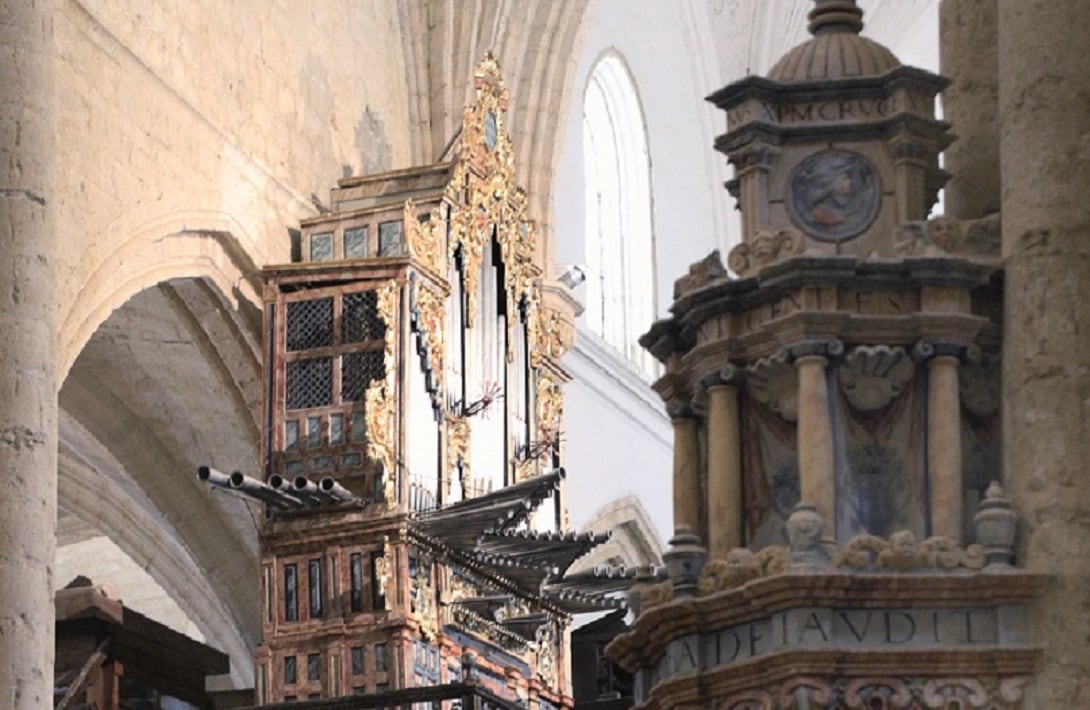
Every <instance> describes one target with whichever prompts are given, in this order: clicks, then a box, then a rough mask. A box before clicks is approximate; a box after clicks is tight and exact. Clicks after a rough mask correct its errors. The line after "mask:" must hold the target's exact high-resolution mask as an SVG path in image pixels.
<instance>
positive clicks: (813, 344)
mask: <svg viewBox="0 0 1090 710" xmlns="http://www.w3.org/2000/svg"><path fill="white" fill-rule="evenodd" d="M785 350H786V353H787V359H788V361H789V362H792V363H794V362H797V361H798V360H801V359H802V358H806V357H814V356H817V357H823V358H826V359H828V360H834V359H836V358H839V357H841V356H842V355H843V354H844V343H843V342H842V341H840V340H838V339H836V338H829V339H828V340H804V341H803V342H801V343H796V344H795V345H791V346H788V347H787V348H786V349H785Z"/></svg>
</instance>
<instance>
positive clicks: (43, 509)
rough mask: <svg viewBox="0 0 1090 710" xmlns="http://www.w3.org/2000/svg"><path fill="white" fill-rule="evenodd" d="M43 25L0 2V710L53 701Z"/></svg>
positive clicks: (53, 509) (41, 11)
mask: <svg viewBox="0 0 1090 710" xmlns="http://www.w3.org/2000/svg"><path fill="white" fill-rule="evenodd" d="M52 23H53V11H52V6H51V3H50V2H49V1H48V0H44V1H35V2H31V1H30V0H0V47H2V49H3V54H4V63H5V67H6V68H5V71H4V76H3V80H2V81H0V111H2V112H3V113H2V116H0V133H2V139H0V153H2V155H3V157H2V160H0V166H2V167H0V171H2V172H3V176H2V177H0V210H3V215H2V217H0V224H2V225H3V227H2V228H0V333H2V334H3V335H2V337H0V478H2V480H3V490H4V501H3V505H2V506H0V707H3V708H13V709H15V710H36V709H38V708H44V707H53V618H54V614H53V576H52V569H53V551H54V546H55V530H56V519H57V383H56V381H55V376H56V375H55V360H56V357H55V352H54V351H55V340H56V337H57V332H56V307H55V302H54V298H55V294H56V282H55V279H54V278H53V259H54V255H55V249H54V248H53V245H54V230H53V227H52V224H51V222H52V218H53V204H54V200H55V196H54V195H53V193H52V189H53V161H54V158H55V156H56V151H55V150H54V149H53V125H52V118H53V112H52V110H51V104H52V101H53V90H52V82H51V77H52V69H51V60H50V57H51V55H52V52H53V42H52V34H53V27H52ZM73 140H75V137H73Z"/></svg>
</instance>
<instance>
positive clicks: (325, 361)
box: [282, 234, 386, 471]
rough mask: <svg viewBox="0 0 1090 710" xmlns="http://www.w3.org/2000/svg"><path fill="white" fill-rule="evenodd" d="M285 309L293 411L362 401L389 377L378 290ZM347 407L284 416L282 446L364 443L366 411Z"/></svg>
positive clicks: (287, 382)
mask: <svg viewBox="0 0 1090 710" xmlns="http://www.w3.org/2000/svg"><path fill="white" fill-rule="evenodd" d="M365 237H366V234H364V238H365ZM346 248H347V247H346ZM286 311H287V317H286V318H285V326H284V327H285V329H286V332H285V334H284V343H285V345H286V351H287V352H286V353H285V357H284V402H285V406H286V408H287V409H288V410H289V411H293V410H295V411H297V410H314V409H323V408H327V407H341V406H344V405H348V404H349V403H357V402H362V401H363V400H364V395H365V394H366V392H367V389H368V387H370V386H371V383H373V382H375V381H382V380H383V379H385V377H386V365H385V338H386V324H385V323H384V322H383V320H382V318H381V317H380V316H379V312H378V294H377V293H376V292H375V291H357V292H351V293H334V294H330V295H323V296H322V297H319V298H308V299H301V300H291V301H288V302H287V304H286ZM349 409H350V408H349V407H348V406H345V408H344V410H343V411H340V412H336V411H334V412H330V413H328V414H323V413H313V414H308V415H307V417H306V418H302V419H298V418H290V419H286V420H285V421H284V428H283V449H282V450H284V451H292V450H295V449H296V448H298V447H299V446H300V445H303V446H306V447H307V448H308V449H313V448H314V447H318V446H324V445H326V444H330V445H341V444H343V443H345V440H346V439H347V440H348V441H350V442H351V443H362V442H363V441H364V439H365V438H366V437H365V432H364V419H363V417H362V413H361V412H359V411H358V409H359V407H358V406H355V407H351V409H352V410H353V411H351V412H350V411H348V410H349ZM346 427H347V429H346ZM326 463H327V465H326V466H325V469H330V468H332V466H333V465H334V461H333V459H330V460H329V461H328V462H326ZM341 463H345V462H341ZM347 463H351V462H347ZM311 468H314V467H313V466H311ZM314 470H316V471H317V470H318V469H316V468H315V469H314Z"/></svg>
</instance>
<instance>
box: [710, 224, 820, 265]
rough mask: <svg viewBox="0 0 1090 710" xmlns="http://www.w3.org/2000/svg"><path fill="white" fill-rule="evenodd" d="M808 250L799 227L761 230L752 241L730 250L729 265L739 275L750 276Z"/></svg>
mask: <svg viewBox="0 0 1090 710" xmlns="http://www.w3.org/2000/svg"><path fill="white" fill-rule="evenodd" d="M805 250H806V238H805V237H804V236H803V235H802V232H800V231H799V230H797V229H793V228H791V227H787V228H785V229H780V230H777V231H770V230H761V231H759V232H757V234H756V235H754V237H753V240H752V241H751V242H747V243H742V244H739V245H738V246H736V247H734V248H733V249H731V250H730V254H729V255H728V256H727V265H728V266H729V267H730V268H731V270H732V271H734V273H736V274H738V275H739V276H750V275H752V274H753V273H755V272H757V271H759V270H760V269H761V268H763V267H765V266H768V265H769V264H774V263H776V262H777V261H782V260H783V259H786V258H788V257H791V256H797V255H799V254H802V253H803V252H804V251H805Z"/></svg>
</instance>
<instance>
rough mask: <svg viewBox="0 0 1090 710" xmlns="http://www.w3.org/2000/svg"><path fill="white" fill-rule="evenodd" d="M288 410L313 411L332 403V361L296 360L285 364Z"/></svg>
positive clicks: (326, 359) (320, 359) (325, 358)
mask: <svg viewBox="0 0 1090 710" xmlns="http://www.w3.org/2000/svg"><path fill="white" fill-rule="evenodd" d="M286 379H287V406H288V409H313V408H315V407H327V406H329V405H330V404H332V403H333V359H332V358H328V357H322V358H314V359H311V360H296V361H295V362H289V363H288V364H287V373H286Z"/></svg>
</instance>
